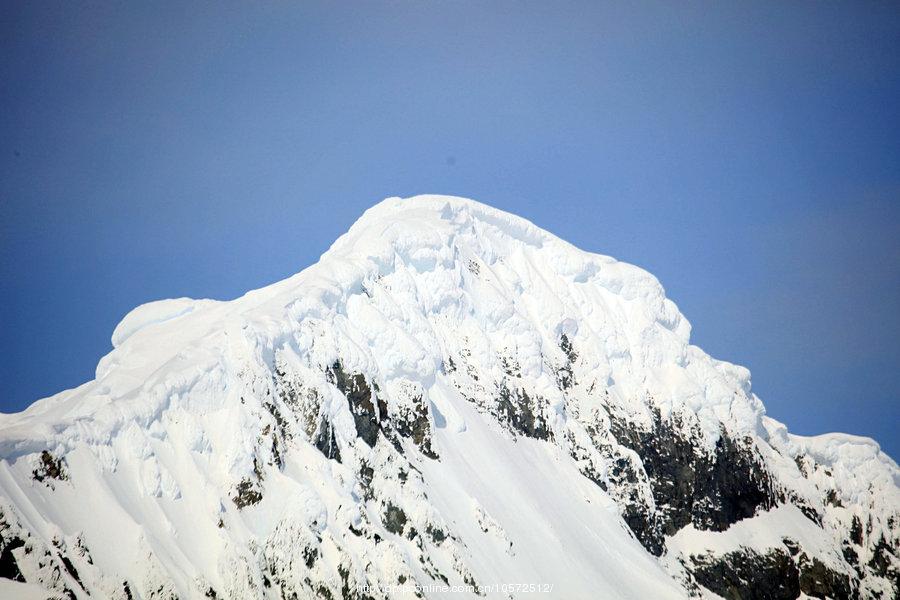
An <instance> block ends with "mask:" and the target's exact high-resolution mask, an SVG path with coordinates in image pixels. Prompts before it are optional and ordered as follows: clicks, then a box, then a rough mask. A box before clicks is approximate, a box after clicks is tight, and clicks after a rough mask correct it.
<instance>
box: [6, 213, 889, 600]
mask: <svg viewBox="0 0 900 600" xmlns="http://www.w3.org/2000/svg"><path fill="white" fill-rule="evenodd" d="M689 334H690V325H689V324H688V322H687V321H686V320H685V318H684V317H683V316H682V315H681V314H680V313H679V311H678V309H677V308H676V306H675V305H674V304H673V303H672V302H671V301H669V300H667V299H666V298H665V295H664V293H663V289H662V287H661V286H660V284H659V283H658V282H657V280H656V279H655V278H654V277H653V276H652V275H650V274H648V273H646V272H645V271H643V270H641V269H639V268H637V267H634V266H631V265H627V264H624V263H620V262H617V261H615V260H613V259H612V258H609V257H606V256H600V255H596V254H590V253H587V252H583V251H581V250H579V249H577V248H575V247H573V246H571V245H570V244H568V243H566V242H564V241H562V240H560V239H558V238H556V237H554V236H553V235H551V234H549V233H547V232H545V231H542V230H541V229H539V228H537V227H535V226H534V225H532V224H531V223H529V222H527V221H525V220H523V219H520V218H518V217H515V216H512V215H509V214H506V213H503V212H501V211H498V210H495V209H492V208H489V207H487V206H485V205H482V204H478V203H476V202H473V201H470V200H464V199H460V198H451V197H440V196H420V197H415V198H410V199H405V200H404V199H399V198H390V199H388V200H385V201H383V202H381V203H380V204H378V205H376V206H375V207H373V208H371V209H370V210H368V211H367V212H366V213H365V214H364V215H363V216H362V218H360V220H359V221H358V222H357V223H356V224H355V225H353V227H352V228H351V229H350V231H349V232H347V233H346V234H345V235H344V236H342V237H341V238H340V239H338V240H337V241H336V242H335V243H334V245H333V246H332V247H331V249H330V250H329V251H328V252H326V253H325V254H324V255H323V256H322V258H321V260H320V261H319V263H317V264H316V265H313V266H312V267H310V268H308V269H306V270H304V271H303V272H301V273H299V274H297V275H294V276H293V277H290V278H288V279H286V280H284V281H281V282H279V283H276V284H274V285H271V286H268V287H266V288H263V289H260V290H256V291H252V292H249V293H248V294H246V295H245V296H243V297H241V298H238V299H236V300H233V301H230V302H218V301H212V300H191V299H186V298H182V299H178V300H164V301H160V302H152V303H150V304H145V305H143V306H140V307H138V308H136V309H135V310H133V311H132V312H131V313H129V314H128V315H127V316H126V317H125V318H124V320H123V321H122V322H121V323H120V324H119V326H118V327H117V328H116V330H115V332H114V333H113V336H112V340H113V346H114V350H113V351H112V352H111V353H110V354H108V355H107V356H106V357H104V358H103V359H102V360H101V361H100V363H99V365H98V366H97V373H96V378H95V379H94V380H93V381H91V382H88V383H86V384H84V385H82V386H81V387H79V388H77V389H74V390H69V391H66V392H62V393H60V394H58V395H56V396H53V397H51V398H47V399H44V400H41V401H38V402H36V403H35V404H34V405H32V406H31V407H30V408H28V409H27V410H26V411H24V412H22V413H19V414H13V415H0V578H2V579H0V596H2V597H4V598H7V597H8V598H20V597H21V598H31V597H35V598H46V597H68V598H88V597H90V598H119V599H139V598H140V599H149V598H165V599H169V598H181V599H188V598H204V597H206V598H229V599H232V598H233V599H243V598H298V599H306V598H324V599H333V600H337V599H350V598H360V599H363V598H414V597H426V598H468V597H473V598H474V597H486V598H504V599H506V598H534V597H537V598H566V599H578V598H583V599H594V598H641V599H643V598H685V597H688V596H700V597H715V594H718V595H719V596H722V597H726V598H797V597H801V596H803V595H805V596H810V597H820V598H821V597H832V598H848V597H853V598H855V597H862V598H892V597H893V598H896V597H897V596H898V594H900V591H898V590H900V581H898V573H900V560H898V554H900V553H898V550H897V549H898V547H900V469H898V466H897V464H896V463H895V462H894V461H893V460H891V459H890V458H889V457H888V456H886V455H885V454H884V453H882V452H881V451H880V450H879V447H878V445H877V444H876V443H875V442H874V441H872V440H869V439H865V438H858V437H853V436H847V435H840V434H829V435H823V436H818V437H812V438H809V437H800V436H795V435H792V434H790V433H788V431H787V430H786V428H785V427H784V425H782V424H780V423H778V422H776V421H774V420H772V419H770V418H768V417H766V415H765V410H764V408H763V405H762V403H761V402H760V401H759V399H758V398H757V397H756V396H755V395H753V393H752V392H751V389H750V373H749V372H748V371H747V370H746V369H744V368H742V367H739V366H735V365H732V364H729V363H726V362H722V361H718V360H715V359H713V358H711V357H710V356H708V355H706V354H705V353H704V352H703V351H702V350H700V349H699V348H697V347H696V346H692V345H691V344H690V341H689ZM416 585H418V587H416Z"/></svg>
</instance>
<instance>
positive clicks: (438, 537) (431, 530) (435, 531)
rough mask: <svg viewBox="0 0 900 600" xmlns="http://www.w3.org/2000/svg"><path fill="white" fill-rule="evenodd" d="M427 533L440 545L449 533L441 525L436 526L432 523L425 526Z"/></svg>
mask: <svg viewBox="0 0 900 600" xmlns="http://www.w3.org/2000/svg"><path fill="white" fill-rule="evenodd" d="M425 533H427V534H428V536H429V537H430V538H431V541H432V542H434V543H435V544H437V545H440V544H441V542H443V541H444V540H445V539H447V534H446V533H444V530H443V529H441V528H440V527H434V526H433V525H431V524H430V523H429V524H428V526H427V527H426V528H425Z"/></svg>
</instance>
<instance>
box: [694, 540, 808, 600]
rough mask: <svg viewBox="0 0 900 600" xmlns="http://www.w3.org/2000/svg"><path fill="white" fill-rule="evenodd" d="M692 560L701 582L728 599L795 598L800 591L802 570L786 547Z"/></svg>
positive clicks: (771, 599) (773, 599) (697, 578)
mask: <svg viewBox="0 0 900 600" xmlns="http://www.w3.org/2000/svg"><path fill="white" fill-rule="evenodd" d="M691 561H692V563H693V565H692V566H689V568H690V570H691V572H692V573H693V575H694V577H695V578H696V580H697V583H699V584H700V585H702V586H703V587H705V588H707V589H709V590H710V591H712V592H714V593H716V594H718V595H720V596H722V597H723V598H726V599H727V600H794V599H795V598H797V597H798V596H799V595H800V572H799V570H798V569H797V565H795V564H794V561H793V560H791V557H790V556H789V555H788V553H787V552H785V551H783V550H777V549H773V550H771V551H769V552H768V553H766V554H757V553H755V552H752V551H749V550H744V551H739V552H729V553H728V554H725V555H724V556H712V555H703V556H692V557H691Z"/></svg>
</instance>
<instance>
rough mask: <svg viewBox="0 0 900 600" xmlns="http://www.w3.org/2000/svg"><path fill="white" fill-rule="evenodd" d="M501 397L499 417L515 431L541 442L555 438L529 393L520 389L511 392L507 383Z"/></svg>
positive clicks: (504, 384)
mask: <svg viewBox="0 0 900 600" xmlns="http://www.w3.org/2000/svg"><path fill="white" fill-rule="evenodd" d="M499 395H500V398H499V399H498V401H497V406H498V408H499V410H500V415H499V416H500V417H501V418H502V419H503V420H504V421H505V422H506V423H507V424H509V426H510V427H512V428H513V429H514V430H515V431H518V432H519V433H521V434H522V435H525V436H528V437H531V438H536V439H539V440H549V439H551V438H552V437H553V435H552V433H551V431H550V427H549V426H548V425H547V422H546V421H545V420H544V417H543V416H542V415H541V414H540V411H538V410H536V409H537V406H536V404H535V401H534V400H532V399H531V397H530V396H529V395H528V392H526V391H525V390H520V389H517V390H515V391H513V392H511V391H510V390H509V388H508V387H507V385H506V383H503V384H502V385H501V386H500V390H499Z"/></svg>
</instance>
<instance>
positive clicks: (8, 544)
mask: <svg viewBox="0 0 900 600" xmlns="http://www.w3.org/2000/svg"><path fill="white" fill-rule="evenodd" d="M24 545H25V540H23V539H21V538H19V537H16V536H8V534H6V532H5V531H0V548H2V550H0V577H2V578H3V579H12V580H14V581H25V577H23V576H22V571H20V570H19V564H18V563H17V562H16V557H15V555H13V550H17V549H18V548H21V547H23V546H24Z"/></svg>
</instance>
